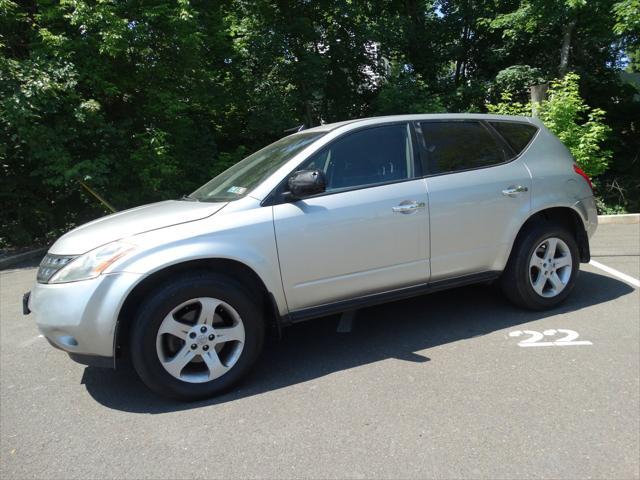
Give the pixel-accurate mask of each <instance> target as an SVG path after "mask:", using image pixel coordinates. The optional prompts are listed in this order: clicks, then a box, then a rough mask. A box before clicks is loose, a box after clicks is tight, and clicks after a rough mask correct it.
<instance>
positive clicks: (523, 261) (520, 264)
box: [501, 223, 580, 310]
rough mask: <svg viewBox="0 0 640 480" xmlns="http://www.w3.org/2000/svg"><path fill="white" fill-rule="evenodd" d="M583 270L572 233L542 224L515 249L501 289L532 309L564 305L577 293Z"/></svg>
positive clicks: (531, 229)
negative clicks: (575, 286)
mask: <svg viewBox="0 0 640 480" xmlns="http://www.w3.org/2000/svg"><path fill="white" fill-rule="evenodd" d="M579 267H580V256H579V252H578V245H577V243H576V240H575V238H574V236H573V235H572V234H571V232H569V231H567V230H566V229H565V228H563V227H561V226H557V225H553V224H546V223H540V224H537V225H535V226H532V227H531V228H529V229H528V230H527V231H525V232H524V234H523V235H522V237H521V238H520V239H519V241H518V243H517V244H516V245H515V246H514V251H513V252H512V254H511V258H510V259H509V263H508V264H507V268H506V269H505V271H504V273H503V274H502V278H501V286H502V290H503V291H504V293H505V295H506V296H507V298H509V300H511V301H512V302H513V303H515V304H516V305H518V306H522V307H525V308H529V309H532V310H544V309H547V308H552V307H554V306H556V305H558V304H559V303H561V302H562V301H563V300H564V299H565V298H567V296H568V295H569V294H570V293H571V290H573V287H574V285H575V281H576V277H577V276H578V271H579Z"/></svg>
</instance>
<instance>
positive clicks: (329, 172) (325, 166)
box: [299, 124, 413, 191]
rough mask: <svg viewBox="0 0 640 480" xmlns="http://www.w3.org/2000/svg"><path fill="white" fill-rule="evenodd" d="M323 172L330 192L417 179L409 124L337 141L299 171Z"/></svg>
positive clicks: (345, 137)
mask: <svg viewBox="0 0 640 480" xmlns="http://www.w3.org/2000/svg"><path fill="white" fill-rule="evenodd" d="M309 169H319V170H322V171H323V172H324V173H325V175H326V177H327V191H330V190H336V189H343V188H351V187H359V186H363V185H374V184H377V183H386V182H392V181H397V180H402V179H406V178H410V177H413V154H412V150H411V143H410V141H409V135H408V126H407V125H406V124H399V125H386V126H383V127H374V128H368V129H366V130H361V131H358V132H355V133H350V134H347V135H346V136H344V137H342V138H339V139H337V140H336V141H335V142H333V143H331V144H330V145H329V146H328V147H327V148H325V149H323V150H322V151H320V152H318V153H317V154H316V155H314V156H312V157H311V158H310V159H308V160H307V161H306V162H305V163H304V164H303V165H301V166H300V167H299V170H309Z"/></svg>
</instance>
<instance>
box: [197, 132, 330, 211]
mask: <svg viewBox="0 0 640 480" xmlns="http://www.w3.org/2000/svg"><path fill="white" fill-rule="evenodd" d="M322 135H324V133H322V132H313V133H312V132H307V133H304V132H303V133H296V134H293V135H289V136H288V137H284V138H281V139H280V140H278V141H277V142H275V143H272V144H271V145H267V146H266V147H264V148H263V149H262V150H258V151H257V152H256V153H254V154H252V155H249V156H248V157H247V158H245V159H244V160H241V161H239V162H238V163H236V164H235V165H234V166H232V167H231V168H228V169H227V170H225V171H224V172H222V173H221V174H220V175H218V176H217V177H215V178H214V179H212V180H210V181H209V182H207V183H206V184H204V185H203V186H202V187H200V188H199V189H198V190H196V191H195V192H193V193H192V194H191V195H189V197H190V198H193V199H196V200H200V201H202V202H230V201H232V200H237V199H239V198H242V197H244V196H245V195H246V194H248V193H249V192H250V191H251V190H253V189H254V188H255V187H257V186H258V185H260V184H261V183H262V182H263V181H264V180H266V179H267V178H268V177H269V176H270V175H271V174H272V173H273V172H275V171H276V170H277V169H278V168H280V167H281V166H282V165H284V164H285V163H286V162H287V161H288V160H290V159H291V158H292V157H293V156H294V155H296V154H297V153H299V152H300V151H302V150H303V149H304V148H305V147H307V146H308V145H309V144H311V143H312V142H314V141H316V140H317V139H318V138H320V137H321V136H322Z"/></svg>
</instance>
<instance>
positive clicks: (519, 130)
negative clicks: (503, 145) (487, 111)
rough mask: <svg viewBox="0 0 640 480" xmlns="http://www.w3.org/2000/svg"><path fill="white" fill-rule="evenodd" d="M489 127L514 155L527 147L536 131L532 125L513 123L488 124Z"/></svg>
mask: <svg viewBox="0 0 640 480" xmlns="http://www.w3.org/2000/svg"><path fill="white" fill-rule="evenodd" d="M489 123H491V126H492V127H493V128H495V129H496V131H497V132H498V133H499V134H500V135H501V136H502V138H504V139H505V140H506V142H507V143H508V144H509V146H510V147H511V148H512V149H513V151H514V152H515V153H516V155H520V153H522V151H523V150H524V149H525V148H526V147H527V145H529V142H531V139H532V138H533V137H534V136H535V134H536V132H537V131H538V129H537V128H536V127H534V126H533V125H528V124H526V123H515V122H489Z"/></svg>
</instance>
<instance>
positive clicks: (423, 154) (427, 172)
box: [413, 118, 540, 178]
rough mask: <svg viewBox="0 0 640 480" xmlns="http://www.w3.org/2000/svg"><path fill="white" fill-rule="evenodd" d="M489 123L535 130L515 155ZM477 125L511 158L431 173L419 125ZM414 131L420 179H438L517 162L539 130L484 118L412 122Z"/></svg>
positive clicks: (515, 121)
mask: <svg viewBox="0 0 640 480" xmlns="http://www.w3.org/2000/svg"><path fill="white" fill-rule="evenodd" d="M491 121H496V122H507V123H521V124H524V125H531V126H532V127H534V128H535V129H536V133H535V134H534V135H533V137H531V140H530V141H529V143H528V144H527V146H526V147H525V148H524V149H523V150H522V151H521V152H520V153H516V152H515V151H514V150H513V148H512V147H511V145H509V143H508V142H507V140H506V139H505V138H504V137H503V136H502V135H500V133H498V131H497V130H496V129H495V128H493V127H492V126H491V125H490V123H489V122H491ZM470 122H472V123H479V124H481V125H482V126H483V127H484V128H485V129H486V130H487V132H488V133H489V134H490V135H491V136H492V137H493V138H494V139H495V140H496V142H498V143H499V144H500V145H501V146H503V147H504V148H505V150H506V152H507V153H511V155H512V156H511V157H509V158H507V159H506V160H505V161H504V162H500V163H494V164H492V165H483V166H479V167H471V168H465V169H462V170H453V171H450V172H437V173H432V172H431V170H430V168H429V153H428V152H427V148H426V145H425V143H424V134H423V132H422V127H421V124H423V123H470ZM413 123H414V130H415V132H416V135H417V137H418V143H419V148H420V161H421V163H422V171H423V177H422V178H430V177H440V176H443V175H453V174H456V173H463V172H472V171H474V170H483V169H486V168H495V167H500V166H502V165H507V164H509V163H511V162H513V161H515V160H517V159H518V158H519V157H521V156H522V155H523V154H524V152H525V151H526V150H527V149H528V148H529V147H530V146H531V144H532V143H533V141H534V140H535V138H536V137H537V136H538V133H539V132H540V128H539V127H537V126H536V125H534V124H532V123H528V122H522V121H518V120H503V119H500V120H497V119H496V120H487V119H484V118H479V119H475V118H473V119H468V118H459V119H458V118H454V119H428V120H415V121H414V122H413Z"/></svg>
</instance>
